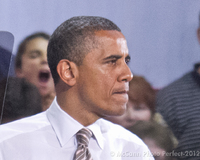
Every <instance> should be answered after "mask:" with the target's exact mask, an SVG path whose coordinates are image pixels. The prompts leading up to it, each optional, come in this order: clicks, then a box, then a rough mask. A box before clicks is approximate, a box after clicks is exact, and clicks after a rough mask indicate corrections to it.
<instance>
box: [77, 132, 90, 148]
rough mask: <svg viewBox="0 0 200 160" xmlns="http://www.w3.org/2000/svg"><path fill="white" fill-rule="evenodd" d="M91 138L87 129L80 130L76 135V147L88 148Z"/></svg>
mask: <svg viewBox="0 0 200 160" xmlns="http://www.w3.org/2000/svg"><path fill="white" fill-rule="evenodd" d="M91 136H92V131H90V130H89V129H87V128H82V129H81V130H79V131H78V132H77V133H76V139H77V143H78V145H84V146H88V144H89V140H90V138H91Z"/></svg>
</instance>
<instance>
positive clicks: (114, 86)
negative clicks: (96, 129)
mask: <svg viewBox="0 0 200 160" xmlns="http://www.w3.org/2000/svg"><path fill="white" fill-rule="evenodd" d="M96 38H98V42H99V44H100V45H99V46H98V48H97V49H93V50H92V51H91V52H90V53H88V54H87V55H86V56H85V58H84V60H83V63H82V65H80V66H79V79H78V80H77V85H78V87H77V88H78V94H79V97H80V101H81V104H83V105H85V107H87V110H89V111H90V112H92V113H94V114H95V115H98V116H99V117H104V116H105V115H121V114H123V113H124V111H125V109H126V103H127V101H128V94H127V92H128V90H129V83H128V82H129V81H130V80H131V79H132V73H131V71H130V69H129V67H128V65H127V63H128V62H129V59H130V57H129V54H128V48H127V44H126V39H125V37H124V36H123V34H122V33H121V32H118V31H98V32H96Z"/></svg>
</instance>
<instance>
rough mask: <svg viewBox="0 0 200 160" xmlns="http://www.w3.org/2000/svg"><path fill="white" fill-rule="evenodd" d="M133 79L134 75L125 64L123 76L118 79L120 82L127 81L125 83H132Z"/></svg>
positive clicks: (122, 71)
mask: <svg viewBox="0 0 200 160" xmlns="http://www.w3.org/2000/svg"><path fill="white" fill-rule="evenodd" d="M132 78H133V74H132V72H131V70H130V68H129V67H128V65H127V64H126V63H125V64H123V66H122V70H121V74H120V76H119V78H118V80H119V81H125V82H130V81H131V80H132Z"/></svg>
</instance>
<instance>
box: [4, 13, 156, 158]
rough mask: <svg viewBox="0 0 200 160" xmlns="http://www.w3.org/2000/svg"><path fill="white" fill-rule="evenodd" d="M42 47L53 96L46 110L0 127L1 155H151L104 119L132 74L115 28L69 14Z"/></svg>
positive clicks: (121, 100) (116, 109)
mask: <svg viewBox="0 0 200 160" xmlns="http://www.w3.org/2000/svg"><path fill="white" fill-rule="evenodd" d="M47 52H48V54H47V57H48V64H49V67H50V69H51V73H52V76H53V79H54V83H55V89H56V97H55V99H54V101H53V102H52V104H51V106H50V108H49V109H48V110H46V111H45V112H42V113H40V114H38V115H36V116H32V117H30V118H24V119H21V120H19V121H16V122H14V123H12V124H5V125H1V126H0V148H1V150H0V159H5V160H13V159H15V160H27V159H31V160H38V159H44V160H55V159H58V160H78V159H79V160H80V159H81V160H83V159H87V160H89V159H90V160H92V159H93V160H104V159H105V160H116V159H120V160H132V159H134V160H153V157H152V155H151V154H149V155H145V153H148V152H150V151H149V149H148V147H147V146H146V145H145V144H144V143H143V141H142V140H141V139H140V138H138V137H137V136H136V135H134V134H132V133H131V132H129V131H128V130H126V129H124V128H123V127H121V126H119V125H115V124H113V123H111V122H109V121H107V120H105V119H103V117H105V116H109V115H113V116H114V115H116V116H117V115H122V114H123V113H124V112H125V110H126V103H127V101H128V93H127V92H128V88H129V86H128V85H129V81H131V79H132V73H131V71H130V68H129V67H128V63H129V61H130V55H129V53H128V47H127V42H126V39H125V37H124V35H123V34H122V32H121V30H120V28H119V27H118V26H117V25H116V24H114V23H113V22H112V21H110V20H108V19H106V18H103V17H94V16H78V17H72V18H70V19H68V20H66V21H65V22H63V23H62V24H61V25H60V26H59V27H58V28H57V29H56V30H55V31H54V33H53V34H52V36H51V38H50V41H49V44H48V49H47ZM27 126H28V127H27ZM127 153H128V155H126V154H127ZM129 155H131V156H129Z"/></svg>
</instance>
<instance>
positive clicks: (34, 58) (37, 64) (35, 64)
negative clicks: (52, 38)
mask: <svg viewBox="0 0 200 160" xmlns="http://www.w3.org/2000/svg"><path fill="white" fill-rule="evenodd" d="M47 45H48V41H47V40H45V39H43V38H40V37H38V38H35V39H33V40H30V41H29V42H28V43H27V46H26V50H25V52H24V54H23V55H22V66H21V68H20V69H17V71H16V72H17V76H18V77H23V78H26V79H27V80H28V81H30V82H31V83H33V84H34V85H36V87H37V88H38V89H39V91H40V94H41V95H42V96H47V95H49V94H52V93H53V94H54V83H53V78H52V76H51V73H50V69H49V67H48V63H47Z"/></svg>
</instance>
